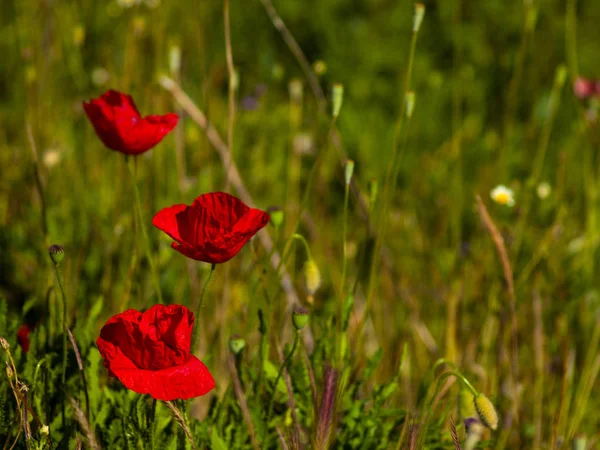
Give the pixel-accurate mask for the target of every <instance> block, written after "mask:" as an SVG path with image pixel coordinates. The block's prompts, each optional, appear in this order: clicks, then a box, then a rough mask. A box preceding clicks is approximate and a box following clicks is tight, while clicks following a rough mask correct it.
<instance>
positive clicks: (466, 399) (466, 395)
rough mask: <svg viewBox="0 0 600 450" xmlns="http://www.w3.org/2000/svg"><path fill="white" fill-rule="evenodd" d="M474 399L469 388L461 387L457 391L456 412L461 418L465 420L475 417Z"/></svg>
mask: <svg viewBox="0 0 600 450" xmlns="http://www.w3.org/2000/svg"><path fill="white" fill-rule="evenodd" d="M474 400H475V399H474V397H473V393H472V392H471V391H470V390H469V389H467V388H465V387H461V389H460V392H459V393H458V413H459V414H460V417H461V419H463V420H466V419H468V418H469V417H477V411H476V410H475V403H474Z"/></svg>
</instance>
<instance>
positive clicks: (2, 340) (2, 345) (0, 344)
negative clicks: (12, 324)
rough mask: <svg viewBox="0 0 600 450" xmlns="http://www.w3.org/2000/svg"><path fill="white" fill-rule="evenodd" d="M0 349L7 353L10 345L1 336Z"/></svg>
mask: <svg viewBox="0 0 600 450" xmlns="http://www.w3.org/2000/svg"><path fill="white" fill-rule="evenodd" d="M0 347H2V348H3V349H4V350H7V351H8V350H9V349H10V344H9V343H8V341H7V340H6V339H4V338H3V337H2V336H0Z"/></svg>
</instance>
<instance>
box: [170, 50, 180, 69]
mask: <svg viewBox="0 0 600 450" xmlns="http://www.w3.org/2000/svg"><path fill="white" fill-rule="evenodd" d="M180 68H181V47H179V46H178V45H172V46H171V49H170V50H169V71H170V72H171V75H174V74H177V73H179V69H180Z"/></svg>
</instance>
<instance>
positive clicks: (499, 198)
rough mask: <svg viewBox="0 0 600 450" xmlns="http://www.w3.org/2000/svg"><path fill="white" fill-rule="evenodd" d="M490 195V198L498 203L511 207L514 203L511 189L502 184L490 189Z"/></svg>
mask: <svg viewBox="0 0 600 450" xmlns="http://www.w3.org/2000/svg"><path fill="white" fill-rule="evenodd" d="M490 197H492V200H494V201H495V202H496V203H498V204H500V205H506V206H511V207H512V206H514V205H515V194H514V192H513V191H512V189H510V188H507V187H506V186H504V185H502V184H499V185H498V186H496V187H495V188H494V189H492V192H490Z"/></svg>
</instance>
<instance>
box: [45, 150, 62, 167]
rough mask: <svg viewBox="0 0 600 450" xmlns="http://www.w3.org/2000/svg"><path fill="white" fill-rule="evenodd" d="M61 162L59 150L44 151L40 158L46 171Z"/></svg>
mask: <svg viewBox="0 0 600 450" xmlns="http://www.w3.org/2000/svg"><path fill="white" fill-rule="evenodd" d="M60 160H61V154H60V150H58V149H49V150H46V151H45V152H44V154H43V156H42V161H43V162H44V165H45V166H46V167H47V168H48V169H52V168H53V167H54V166H55V165H57V164H58V163H59V162H60Z"/></svg>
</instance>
